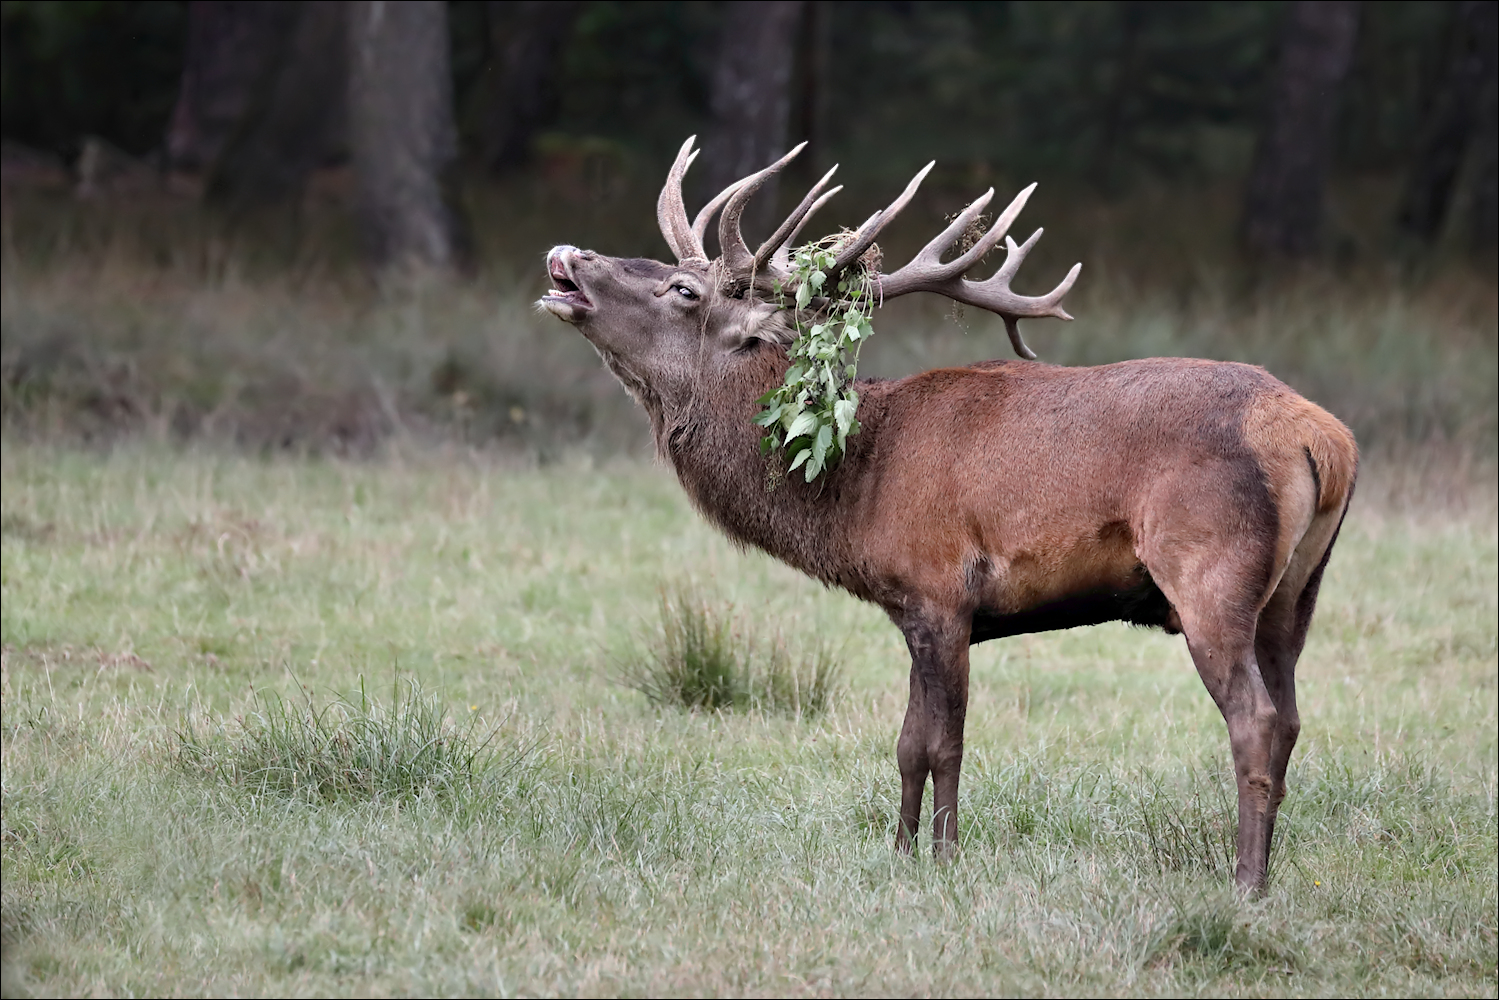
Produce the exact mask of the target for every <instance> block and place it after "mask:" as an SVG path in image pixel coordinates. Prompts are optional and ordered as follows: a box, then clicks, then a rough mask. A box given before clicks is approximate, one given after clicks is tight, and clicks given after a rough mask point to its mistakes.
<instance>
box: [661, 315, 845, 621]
mask: <svg viewBox="0 0 1499 1000" xmlns="http://www.w3.org/2000/svg"><path fill="white" fill-rule="evenodd" d="M789 365H790V362H789V360H788V359H787V357H786V350H785V348H784V347H781V346H779V345H775V344H769V343H766V342H764V341H753V342H752V343H751V345H750V346H749V347H747V348H746V349H745V350H743V351H741V352H739V353H737V354H735V355H733V356H732V358H731V360H730V362H729V364H727V365H724V366H722V367H719V368H718V369H717V370H716V371H713V372H711V373H705V375H704V377H703V379H702V381H701V382H699V383H698V384H697V385H696V386H695V389H694V391H693V392H692V393H691V395H690V396H689V397H688V398H687V399H685V400H684V401H683V402H682V403H681V404H680V406H678V407H672V406H670V405H669V404H668V405H667V406H666V407H665V410H664V412H663V414H662V416H663V418H664V419H662V420H660V421H659V422H658V421H657V420H656V419H655V417H654V416H653V417H652V427H653V428H655V427H656V426H658V425H659V426H660V427H661V430H660V431H658V432H657V441H656V445H657V448H658V449H659V450H660V452H661V453H662V454H663V455H665V456H666V457H667V459H668V460H669V461H670V462H671V464H672V468H673V469H674V470H675V471H676V473H677V478H678V479H679V480H680V481H681V483H682V487H683V489H685V490H686V491H687V495H688V497H690V498H691V500H692V502H693V505H694V506H696V507H697V509H698V510H699V511H701V512H702V513H703V515H704V516H705V517H707V518H708V519H709V520H710V521H712V522H713V523H714V524H716V525H718V526H719V527H720V528H722V529H723V531H724V532H725V533H727V534H728V536H729V537H730V538H731V539H733V540H734V541H735V542H737V543H739V544H740V545H753V546H755V547H756V548H760V549H763V550H765V551H766V552H768V553H770V554H771V555H773V556H775V557H776V558H778V559H782V560H784V561H786V562H788V563H790V564H791V565H793V566H795V567H796V568H798V569H800V570H802V571H803V572H805V573H807V574H809V575H811V576H813V577H816V578H817V579H819V580H821V581H822V582H823V583H826V584H829V585H839V586H844V587H848V588H850V589H853V590H856V591H857V590H859V589H862V588H859V587H858V586H857V583H856V581H855V580H853V579H852V578H851V576H850V573H849V560H848V522H847V518H846V514H847V506H846V505H847V503H848V502H849V501H850V499H851V497H850V496H849V495H848V494H849V493H850V492H852V491H855V490H856V488H857V485H858V482H859V478H860V477H859V476H858V468H859V467H861V466H862V465H863V464H864V463H863V461H862V458H863V456H864V453H866V452H867V451H868V448H867V446H868V444H869V442H870V440H871V439H872V431H873V428H872V427H871V426H870V422H869V421H868V420H867V419H866V418H865V414H864V413H863V412H861V413H860V418H861V420H863V421H864V430H863V431H862V432H861V433H860V434H859V435H858V438H862V439H863V440H862V441H859V442H858V443H859V444H860V445H862V446H864V447H859V448H855V447H854V444H855V440H856V439H854V438H851V439H850V441H849V445H850V448H849V453H848V454H847V455H846V456H845V457H844V460H843V461H842V462H841V463H840V465H839V466H838V467H837V468H835V469H832V470H829V471H828V472H827V473H824V474H823V475H822V476H821V477H819V478H818V479H817V480H816V481H814V482H811V483H807V482H805V481H803V478H802V476H801V474H800V472H799V471H798V472H797V473H793V474H791V475H787V474H786V457H785V455H783V454H781V453H779V452H773V453H771V454H770V455H761V454H760V438H761V437H762V436H763V434H764V432H763V431H762V430H761V428H760V427H758V426H757V425H755V424H754V423H753V419H754V416H755V414H756V413H758V412H759V410H760V404H759V402H758V400H759V398H760V397H761V396H763V395H764V394H765V393H767V392H769V391H770V390H772V389H774V388H775V387H776V386H778V385H780V384H781V380H782V379H783V378H784V377H785V374H786V369H787V368H788V367H789ZM861 410H862V407H861ZM840 510H842V511H843V513H844V515H845V516H844V517H841V518H840V517H838V516H837V515H838V513H839V511H840Z"/></svg>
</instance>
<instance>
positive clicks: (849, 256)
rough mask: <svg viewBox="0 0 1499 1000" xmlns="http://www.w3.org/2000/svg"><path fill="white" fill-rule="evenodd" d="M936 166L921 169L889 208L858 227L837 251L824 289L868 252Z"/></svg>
mask: <svg viewBox="0 0 1499 1000" xmlns="http://www.w3.org/2000/svg"><path fill="white" fill-rule="evenodd" d="M936 165H937V161H936V160H933V161H932V162H931V163H928V164H927V165H926V166H924V167H922V168H921V170H920V171H918V172H917V174H916V176H915V177H912V178H911V183H909V184H907V185H906V189H905V190H904V191H902V192H901V193H900V197H899V198H896V199H895V200H894V201H892V202H891V203H890V205H889V207H887V208H885V209H883V210H881V211H879V212H876V213H874V214H873V215H871V216H870V217H869V220H868V221H867V222H865V223H864V225H862V226H860V227H859V229H858V232H856V233H855V234H854V238H853V239H852V240H850V241H849V243H848V245H847V246H845V247H844V248H843V249H842V250H840V251H838V256H837V257H835V258H834V259H833V267H832V270H831V271H829V272H828V276H827V281H826V283H825V285H824V287H829V288H831V287H832V282H833V281H835V280H836V279H837V277H838V275H840V274H842V273H843V269H844V268H846V267H848V265H849V264H851V263H852V262H854V261H856V260H858V259H859V258H860V257H861V256H863V255H864V251H865V250H868V249H869V245H870V244H871V243H873V242H874V238H875V237H876V236H878V235H880V230H882V229H884V228H885V227H886V226H887V225H889V224H890V220H891V219H893V218H895V217H896V216H897V215H899V214H900V211H901V209H903V208H905V207H906V206H907V205H909V204H910V203H911V199H912V198H914V197H916V189H917V188H919V187H921V182H922V181H924V180H926V175H927V174H929V173H931V172H932V168H933V167H935V166H936Z"/></svg>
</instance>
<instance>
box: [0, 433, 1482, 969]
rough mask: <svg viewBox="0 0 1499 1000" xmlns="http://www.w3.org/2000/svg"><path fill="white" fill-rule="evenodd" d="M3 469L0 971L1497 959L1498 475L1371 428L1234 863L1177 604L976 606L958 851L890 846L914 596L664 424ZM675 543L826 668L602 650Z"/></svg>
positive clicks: (1219, 754)
mask: <svg viewBox="0 0 1499 1000" xmlns="http://www.w3.org/2000/svg"><path fill="white" fill-rule="evenodd" d="M0 474H3V483H4V490H3V492H0V514H3V525H0V528H3V535H0V539H3V540H0V639H3V644H4V652H3V677H0V698H3V795H4V801H3V805H4V808H3V813H0V820H3V823H0V863H3V869H4V883H3V909H0V914H3V917H0V919H3V945H4V949H3V954H4V962H5V965H4V992H5V993H6V995H20V994H23V993H32V994H36V995H51V994H70V995H76V994H83V993H101V994H116V995H117V994H125V993H135V994H153V995H157V994H169V995H181V994H191V995H202V994H223V993H240V994H275V993H291V994H337V995H361V996H362V995H367V994H369V995H387V994H398V993H436V994H473V993H496V994H499V993H504V994H514V993H524V994H558V993H566V994H588V995H612V994H637V995H638V994H657V993H671V994H704V993H745V994H764V995H784V994H787V993H793V994H808V993H871V994H895V993H901V994H934V993H936V994H951V993H973V994H983V995H995V994H1006V993H1018V994H1028V995H1029V994H1065V995H1180V994H1184V993H1211V994H1215V995H1218V994H1230V995H1282V994H1298V995H1335V996H1341V995H1350V994H1353V995H1373V994H1395V995H1488V996H1492V995H1494V993H1495V992H1496V960H1495V954H1496V948H1499V943H1496V918H1495V910H1496V904H1499V900H1496V888H1495V887H1496V878H1499V872H1496V860H1495V859H1496V852H1499V817H1496V723H1499V720H1496V686H1495V685H1496V675H1499V667H1496V604H1499V598H1496V591H1499V530H1496V527H1495V519H1494V515H1493V494H1492V490H1490V491H1488V492H1483V491H1480V492H1478V493H1477V494H1472V495H1471V496H1470V499H1469V501H1468V503H1467V507H1466V510H1467V513H1460V514H1458V515H1454V514H1453V513H1452V511H1453V509H1454V508H1452V507H1451V506H1450V505H1448V506H1442V507H1440V508H1435V509H1433V510H1432V511H1429V512H1423V509H1422V508H1420V507H1419V506H1415V505H1412V504H1410V503H1405V502H1400V503H1393V502H1386V500H1388V498H1390V497H1395V496H1397V495H1398V494H1399V490H1398V489H1395V488H1393V487H1391V486H1389V484H1390V483H1392V482H1396V483H1398V482H1403V481H1404V480H1403V479H1402V477H1404V476H1408V475H1409V474H1408V473H1407V472H1405V471H1402V469H1400V468H1397V467H1394V466H1382V465H1380V463H1379V462H1371V463H1369V464H1368V465H1367V466H1366V469H1365V472H1364V481H1363V482H1361V484H1360V494H1359V500H1356V501H1355V506H1354V508H1353V512H1352V513H1351V515H1350V517H1349V521H1348V524H1347V525H1346V526H1345V528H1344V531H1343V534H1342V537H1341V539H1340V541H1339V543H1338V549H1337V551H1336V553H1335V555H1334V558H1333V561H1332V563H1331V566H1330V568H1329V571H1328V577H1327V580H1326V584H1325V586H1324V589H1323V599H1322V606H1321V608H1320V610H1319V614H1318V620H1317V623H1316V624H1315V626H1314V628H1313V631H1312V636H1311V640H1310V643H1309V645H1308V648H1307V651H1306V654H1305V656H1304V657H1303V659H1302V667H1301V670H1300V681H1301V683H1300V693H1301V709H1302V716H1303V723H1304V727H1305V728H1304V731H1303V735H1302V742H1301V745H1300V746H1299V747H1298V749H1297V752H1296V756H1295V758H1294V759H1293V764H1292V773H1291V777H1290V784H1291V795H1290V798H1289V799H1288V801H1287V803H1286V806H1285V809H1284V811H1283V813H1282V821H1281V825H1280V829H1279V831H1278V841H1277V845H1276V849H1275V853H1274V856H1273V858H1272V882H1271V887H1270V891H1269V893H1268V895H1267V896H1266V897H1265V898H1264V899H1262V900H1256V901H1249V902H1244V901H1240V900H1239V899H1238V898H1237V897H1236V896H1235V894H1234V893H1233V891H1232V890H1231V889H1230V888H1229V882H1230V878H1231V871H1230V862H1229V853H1228V852H1229V846H1228V845H1229V838H1230V837H1231V831H1232V824H1233V807H1232V800H1231V798H1230V797H1229V792H1228V771H1229V768H1228V747H1227V738H1226V736H1225V734H1224V729H1223V723H1222V721H1221V719H1220V718H1219V717H1218V715H1217V713H1216V711H1215V709H1214V708H1213V706H1212V703H1211V701H1210V700H1209V699H1208V697H1207V695H1206V693H1205V692H1204V691H1203V690H1202V687H1201V684H1200V682H1199V681H1198V680H1197V678H1196V676H1195V674H1194V672H1193V670H1192V667H1191V663H1190V660H1189V658H1188V657H1187V655H1186V653H1185V650H1184V648H1183V647H1182V645H1181V642H1180V639H1173V638H1171V637H1167V636H1165V635H1162V634H1160V633H1154V632H1147V631H1143V630H1133V629H1128V628H1125V627H1122V626H1103V627H1098V628H1091V629H1080V630H1075V631H1071V632H1064V633H1055V634H1048V635H1038V636H1026V637H1017V638H1015V639H1011V640H1004V641H1000V642H994V643H987V644H984V645H982V646H979V647H976V648H975V650H974V656H973V695H972V705H971V708H970V712H969V721H968V734H969V742H968V752H967V756H966V758H965V768H964V782H963V789H962V810H963V811H962V823H963V830H962V833H963V837H964V848H963V851H962V853H961V855H960V857H959V858H958V860H957V861H956V862H955V863H953V864H950V865H939V864H936V863H934V862H933V861H932V859H931V858H930V857H929V856H928V855H927V854H926V852H925V851H922V852H920V853H918V855H917V856H915V857H913V858H902V857H898V856H896V855H895V854H894V853H893V851H892V850H891V838H892V833H893V824H894V822H895V808H896V797H897V793H898V777H897V774H896V768H895V763H894V743H895V736H896V733H897V731H898V729H899V725H900V719H901V716H902V713H903V711H904V705H905V691H906V670H907V659H906V656H905V652H904V648H903V644H902V643H901V641H900V637H899V635H898V633H897V632H896V631H895V630H894V629H893V628H892V627H891V626H890V625H889V623H888V621H887V620H885V618H884V616H883V615H882V614H881V613H880V612H878V611H877V610H876V609H874V608H872V607H869V606H865V605H861V604H858V603H856V602H854V601H853V600H852V599H850V598H847V597H846V596H843V595H841V594H838V593H834V592H830V591H825V590H822V589H821V588H820V587H818V586H817V585H816V584H814V583H812V582H811V581H808V580H805V579H803V578H801V577H799V576H798V575H796V574H795V573H793V572H792V571H790V570H789V569H787V568H785V567H783V566H780V565H778V564H776V563H774V562H772V561H770V560H768V559H766V558H764V557H761V556H758V555H755V554H752V553H743V552H739V551H737V550H735V549H734V548H733V547H732V546H731V545H729V544H728V543H727V542H725V541H724V540H722V539H721V538H719V537H718V536H716V535H715V534H714V533H713V532H712V531H711V530H710V529H709V528H708V527H707V526H706V525H704V524H703V523H702V522H701V520H700V519H699V518H697V517H696V515H694V514H693V513H692V512H691V511H690V509H689V506H688V504H687V502H686V500H685V498H684V497H683V496H682V494H681V491H680V489H679V488H678V487H677V486H676V485H675V483H673V482H672V481H671V480H670V478H669V476H668V474H667V473H665V472H664V471H662V470H661V469H659V468H654V467H651V466H648V465H644V464H640V463H637V462H635V461H633V460H619V461H604V462H600V461H599V460H597V459H591V458H589V457H588V456H587V453H585V452H575V453H572V457H569V458H565V459H564V460H563V461H561V462H558V463H554V464H551V465H547V466H537V465H536V464H534V463H528V462H524V461H520V460H507V459H503V458H500V457H496V456H494V455H476V454H474V453H472V452H469V451H467V450H464V449H462V448H459V447H456V446H455V447H452V448H448V449H431V448H422V449H416V448H410V449H408V448H396V449H394V450H392V451H391V452H390V453H389V454H388V455H387V456H386V457H384V458H383V459H381V460H379V461H366V462H357V463H356V462H347V461H342V460H337V459H330V458H323V459H319V458H307V457H294V456H282V457H274V456H273V457H270V458H255V457H249V456H246V455H243V454H231V453H226V452H221V451H206V450H205V451H198V450H191V449H189V450H185V451H184V450H172V449H168V448H163V447H160V446H157V445H149V444H136V445H127V446H122V447H116V448H113V449H109V450H98V451H90V450H85V449H80V448H77V447H74V446H56V445H47V444H41V443H35V442H30V443H28V441H27V440H18V439H16V438H7V439H6V440H5V442H4V447H3V450H0ZM1380 498H1385V499H1380ZM688 573H690V574H691V576H692V578H694V579H696V580H698V581H700V582H701V583H702V585H703V586H704V588H705V592H712V593H716V594H718V595H719V598H718V600H721V601H722V602H725V603H732V605H733V607H734V609H735V612H734V614H735V616H737V617H736V618H735V620H736V621H738V622H740V623H741V624H740V626H739V627H741V628H743V629H745V630H748V631H752V632H753V633H754V634H755V635H758V636H773V635H777V634H779V635H781V636H784V637H785V641H786V643H787V645H788V647H791V648H814V647H815V646H816V643H817V642H818V641H819V640H820V639H822V638H823V637H828V636H832V637H836V639H837V642H838V643H839V644H840V645H839V646H838V648H839V650H840V660H841V662H842V663H843V664H844V680H843V683H842V686H841V688H840V689H839V690H838V691H837V692H836V694H835V695H834V697H833V698H832V699H831V701H830V704H829V706H828V708H827V710H826V711H825V712H823V713H822V714H811V713H802V714H801V715H800V716H796V715H785V714H780V713H777V712H773V711H767V710H764V708H763V707H762V708H756V707H754V706H749V707H745V708H740V709H736V710H735V711H733V712H714V711H707V710H704V709H701V708H699V709H698V710H695V711H692V710H685V709H681V708H671V707H665V706H653V705H652V704H651V703H650V701H649V700H648V699H647V698H646V697H644V696H642V695H641V694H640V693H638V692H636V691H634V690H632V689H631V688H629V687H628V686H625V685H623V684H621V683H619V670H618V655H619V654H618V650H619V649H620V644H621V642H624V641H626V640H627V639H628V637H630V636H631V635H637V636H638V635H640V634H641V630H642V629H644V630H646V632H647V634H649V633H650V632H651V631H652V630H653V629H654V628H655V627H656V626H655V624H654V622H655V621H656V620H657V617H658V615H659V607H658V603H659V594H660V588H661V586H662V583H663V581H672V580H678V579H681V578H682V576H683V574H688ZM715 606H717V605H715ZM361 684H363V685H364V688H363V689H361ZM362 690H364V691H368V692H374V693H376V695H378V697H375V696H369V695H363V694H361V691H362ZM439 741H441V746H440V748H439V745H438V744H439ZM439 749H440V752H437V751H438V750H439ZM278 762H279V763H278ZM205 765H212V766H205ZM288 766H294V767H300V768H303V770H302V771H299V772H298V773H299V775H303V774H305V775H307V777H306V778H305V779H304V778H303V777H300V776H299V777H298V779H297V781H296V783H295V787H294V788H292V789H290V790H288V789H287V787H286V785H287V782H286V781H284V780H282V779H283V777H284V776H285V774H286V773H287V772H286V770H284V768H286V767H288ZM278 768H283V770H278ZM309 782H310V783H311V785H312V787H313V788H314V789H319V791H309V790H308V783H309ZM321 789H328V790H330V791H329V792H324V791H321Z"/></svg>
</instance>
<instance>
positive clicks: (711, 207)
mask: <svg viewBox="0 0 1499 1000" xmlns="http://www.w3.org/2000/svg"><path fill="white" fill-rule="evenodd" d="M746 179H747V178H744V177H741V178H739V179H738V180H737V181H735V182H734V183H732V184H730V185H729V186H728V187H726V188H724V189H723V190H722V191H720V192H718V194H716V195H714V196H713V200H712V201H710V202H708V204H706V205H704V206H703V207H702V208H701V209H699V210H698V213H697V217H696V218H694V219H693V220H692V235H693V236H696V237H697V242H698V245H699V246H705V245H706V244H704V242H703V241H704V240H706V239H707V238H708V223H710V222H712V221H713V216H715V215H717V214H718V210H719V209H720V208H723V203H724V202H726V201H728V200H729V198H730V196H732V195H733V193H734V192H735V191H738V190H739V185H741V184H743V183H744V182H745V180H746Z"/></svg>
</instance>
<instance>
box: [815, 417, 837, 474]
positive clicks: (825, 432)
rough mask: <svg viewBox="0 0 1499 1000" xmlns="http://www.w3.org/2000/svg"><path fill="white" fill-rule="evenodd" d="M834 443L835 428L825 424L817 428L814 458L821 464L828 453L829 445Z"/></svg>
mask: <svg viewBox="0 0 1499 1000" xmlns="http://www.w3.org/2000/svg"><path fill="white" fill-rule="evenodd" d="M832 443H833V428H832V427H830V426H828V425H827V424H823V425H822V426H821V427H819V428H817V437H816V438H814V439H813V441H812V458H813V459H814V460H816V461H817V462H818V463H819V464H821V463H822V462H823V461H824V460H825V459H826V458H827V454H828V446H829V445H831V444H832Z"/></svg>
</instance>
